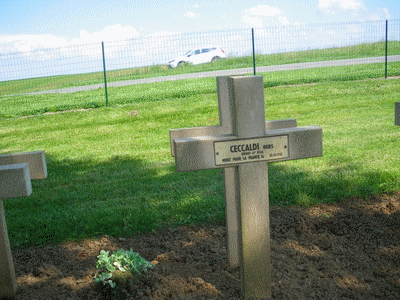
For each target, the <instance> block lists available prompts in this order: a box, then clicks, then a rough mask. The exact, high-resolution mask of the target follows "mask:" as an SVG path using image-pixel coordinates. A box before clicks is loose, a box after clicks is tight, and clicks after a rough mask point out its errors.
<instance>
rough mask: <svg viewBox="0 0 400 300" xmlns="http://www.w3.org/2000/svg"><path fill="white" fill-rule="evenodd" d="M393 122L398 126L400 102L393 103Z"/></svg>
mask: <svg viewBox="0 0 400 300" xmlns="http://www.w3.org/2000/svg"><path fill="white" fill-rule="evenodd" d="M394 124H395V125H399V126H400V102H396V103H395V104H394Z"/></svg>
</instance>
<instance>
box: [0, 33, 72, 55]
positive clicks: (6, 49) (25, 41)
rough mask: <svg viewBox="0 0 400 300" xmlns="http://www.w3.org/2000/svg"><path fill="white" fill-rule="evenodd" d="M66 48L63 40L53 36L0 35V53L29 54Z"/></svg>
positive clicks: (66, 44) (66, 43) (65, 41)
mask: <svg viewBox="0 0 400 300" xmlns="http://www.w3.org/2000/svg"><path fill="white" fill-rule="evenodd" d="M65 46H68V41H67V39H65V38H62V37H57V36H54V35H47V34H46V35H38V34H32V35H28V34H20V35H0V52H1V53H10V52H29V51H33V50H37V49H47V48H57V47H65Z"/></svg>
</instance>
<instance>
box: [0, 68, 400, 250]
mask: <svg viewBox="0 0 400 300" xmlns="http://www.w3.org/2000/svg"><path fill="white" fill-rule="evenodd" d="M300 71H304V70H300ZM293 76H294V75H293ZM321 76H322V75H321ZM294 77H295V76H294ZM317 79H318V78H317ZM207 80H208V79H207ZM210 80H211V79H210ZM268 80H269V79H268V78H264V83H265V85H266V86H267V87H266V88H265V101H266V116H267V119H269V120H274V119H284V118H296V119H297V122H298V126H307V125H319V126H321V127H322V128H323V151H324V155H323V157H319V158H312V159H306V160H299V161H290V162H281V163H272V164H270V168H269V186H270V203H271V205H313V204H317V203H330V202H335V201H341V200H345V199H348V198H352V197H367V196H368V195H371V194H377V193H383V192H392V191H398V190H400V181H399V180H398V178H400V168H399V166H400V156H399V149H400V127H398V126H395V125H394V102H396V101H399V90H400V79H388V80H383V79H369V80H360V81H329V80H328V81H325V80H322V79H321V80H314V82H316V84H312V85H308V84H307V85H298V86H288V85H282V86H279V85H275V86H272V87H268V82H269V81H268ZM271 80H272V79H271ZM296 80H297V79H296ZM278 81H279V80H278ZM285 83H287V82H285ZM295 83H298V81H295ZM188 84H190V82H189V83H188ZM192 84H194V86H193V87H192V88H193V89H192V91H194V92H193V93H187V94H185V91H186V90H187V89H185V88H182V87H181V88H182V90H181V92H182V93H183V94H179V93H180V92H179V89H178V90H174V89H172V87H171V91H170V92H171V95H175V96H174V97H170V98H167V97H164V98H160V99H155V98H154V97H153V98H151V97H150V96H149V97H150V98H145V97H144V98H143V101H138V100H137V101H135V102H134V103H129V104H125V105H119V106H118V105H115V106H113V107H101V108H97V109H93V110H88V111H77V112H70V113H62V114H61V113H60V114H51V115H41V116H35V117H30V118H14V119H9V120H5V119H2V120H0V149H1V150H0V151H1V152H2V153H13V152H22V151H36V150H45V152H46V160H47V167H48V174H49V175H48V178H47V179H44V180H35V181H33V182H32V187H33V194H32V195H31V196H30V197H28V198H17V199H6V200H4V206H5V211H6V218H7V226H8V232H9V235H10V242H11V245H12V247H18V246H28V245H35V244H46V243H55V242H59V241H63V240H69V239H77V238H85V237H92V236H98V235H104V234H107V235H114V236H128V235H132V234H136V233H140V232H144V231H151V230H153V229H154V230H157V228H161V227H165V226H176V225H182V224H199V223H207V224H212V223H214V224H221V223H224V218H225V210H224V191H223V176H222V170H221V169H217V170H205V171H196V172H185V173H178V172H176V171H175V166H174V160H173V158H172V157H171V154H170V145H169V129H173V128H183V127H192V126H205V125H216V124H218V108H217V107H218V105H217V95H216V92H215V88H216V84H215V78H214V79H212V82H211V81H210V87H208V86H207V85H205V87H204V88H203V90H201V89H200V91H201V93H197V92H195V89H196V88H197V87H196V84H197V83H192ZM277 84H278V83H277ZM178 85H179V83H177V86H178ZM177 86H175V87H177ZM189 90H191V89H189ZM128 91H129V90H128V87H126V88H120V90H118V89H115V90H114V91H112V93H115V94H120V95H126V97H127V99H126V101H125V100H123V99H122V98H121V99H122V100H121V103H126V102H129V101H128V100H129V99H128V97H129V92H128ZM153 92H154V93H156V92H157V90H155V91H153ZM143 93H146V91H145V89H143ZM174 93H175V94H174ZM150 94H151V93H150V92H149V94H148V95H150ZM176 96H179V97H176ZM119 97H122V96H119ZM88 101H93V100H92V99H91V98H90V97H89V98H88Z"/></svg>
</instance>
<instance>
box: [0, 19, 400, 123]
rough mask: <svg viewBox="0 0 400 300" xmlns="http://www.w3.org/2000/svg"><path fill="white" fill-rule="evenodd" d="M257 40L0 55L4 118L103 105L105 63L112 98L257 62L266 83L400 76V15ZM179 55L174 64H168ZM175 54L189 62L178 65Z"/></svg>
mask: <svg viewBox="0 0 400 300" xmlns="http://www.w3.org/2000/svg"><path fill="white" fill-rule="evenodd" d="M386 26H387V27H386ZM252 42H253V41H252V30H251V29H239V30H228V31H215V32H197V33H188V34H178V35H168V36H147V37H139V38H133V39H128V40H122V41H115V42H105V43H104V57H103V53H102V44H101V43H98V44H87V45H71V46H69V47H63V48H55V49H40V50H35V51H31V52H19V53H7V54H0V117H1V116H10V115H13V112H10V111H9V112H6V113H5V111H7V110H10V109H11V110H12V109H14V110H15V108H10V107H13V106H9V105H8V104H9V103H10V102H11V101H12V102H14V103H19V104H20V105H19V107H20V108H19V113H21V114H29V113H41V112H44V111H48V110H61V109H69V108H77V107H93V106H94V107H96V106H102V105H104V103H105V95H104V87H105V76H104V72H103V71H104V68H105V69H106V70H107V72H106V78H107V85H108V87H109V89H108V97H109V99H110V103H126V102H134V101H144V100H152V99H156V98H157V99H159V98H165V97H175V96H181V95H183V96H184V95H187V94H191V93H196V91H195V90H188V91H186V92H185V90H184V89H183V88H182V89H181V90H180V89H179V87H177V86H176V85H173V84H172V83H171V82H172V81H174V80H182V79H186V80H191V82H192V81H193V80H194V81H196V82H197V83H196V84H198V87H199V86H200V87H201V88H198V92H199V93H200V92H204V91H208V90H215V88H216V86H215V80H211V81H210V80H207V81H204V79H202V78H204V77H215V76H219V75H228V74H246V73H253V71H254V67H256V72H257V74H264V75H265V76H264V81H265V82H266V85H268V84H270V85H275V84H282V83H286V82H291V81H293V80H294V79H293V78H295V77H296V78H297V79H296V80H297V81H300V82H302V81H304V82H307V81H313V80H320V79H321V78H324V79H329V78H331V79H334V80H344V79H349V78H350V79H351V78H353V79H357V78H363V77H382V76H385V75H387V76H394V75H400V68H399V62H398V61H399V60H400V20H390V21H386V22H385V21H376V22H351V23H339V24H323V25H315V24H314V25H310V24H308V25H296V26H284V27H270V28H255V29H254V45H255V49H253V48H252V44H253V43H252ZM213 47H220V48H221V49H222V50H223V53H224V54H223V55H226V58H224V59H221V60H219V61H216V62H214V61H213V62H211V59H212V58H213V56H218V55H221V53H219V54H218V53H217V52H212V51H211V52H212V53H214V54H212V53H211V52H210V50H207V51H208V54H207V53H206V55H205V56H204V57H206V56H207V55H208V56H207V57H206V58H204V60H203V61H201V60H199V59H198V58H199V57H200V55H197V56H196V55H192V56H191V57H186V58H182V56H183V55H184V54H185V53H186V52H188V50H191V49H192V50H195V49H198V50H199V51H200V52H201V49H212V48H213ZM253 50H255V51H254V52H255V57H254V60H253V57H252V54H253ZM210 53H211V54H212V55H210ZM386 53H387V57H386V56H385V55H386ZM179 57H180V58H179ZM175 58H176V59H175ZM174 59H175V65H174V63H169V62H170V61H172V60H174ZM178 60H182V62H185V60H188V61H189V63H185V64H183V67H177V65H176V63H178ZM103 61H104V62H105V65H103ZM253 61H255V66H254V65H253ZM198 62H200V63H199V64H196V63H198ZM385 62H387V64H385ZM193 63H194V64H193ZM169 64H170V65H171V66H172V68H171V66H169ZM180 65H181V64H179V66H180ZM349 66H352V67H351V68H349ZM322 67H323V68H324V71H323V72H324V74H325V75H323V76H322V75H315V74H317V73H318V72H308V73H307V72H306V71H304V72H303V73H302V74H303V75H301V76H302V78H300V77H301V76H300V75H296V74H295V73H293V72H295V71H296V70H305V69H314V70H315V68H322ZM341 67H342V69H341ZM343 67H347V68H345V69H343ZM288 70H291V71H288ZM282 71H287V72H291V73H282ZM277 72H278V73H277ZM279 72H280V73H279ZM268 74H269V75H268ZM272 74H273V75H272ZM299 76H300V77H299ZM313 76H314V77H315V76H317V77H318V76H319V77H318V78H317V79H316V77H315V78H314V77H313ZM321 76H322V77H321ZM162 81H167V82H170V86H165V84H166V83H164V86H163V85H162ZM210 82H211V83H210ZM144 83H146V84H151V86H149V85H147V86H143V84H144ZM140 84H142V86H141V87H138V86H137V85H140ZM196 84H195V86H196ZM146 88H148V89H149V90H152V91H153V92H154V90H157V93H158V94H157V95H154V93H153V95H152V94H151V92H150V91H147V92H146V91H145V90H146ZM195 88H196V87H194V89H195ZM139 90H140V92H138V91H139ZM172 90H174V91H172ZM21 107H22V108H21Z"/></svg>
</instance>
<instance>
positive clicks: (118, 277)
mask: <svg viewBox="0 0 400 300" xmlns="http://www.w3.org/2000/svg"><path fill="white" fill-rule="evenodd" d="M97 257H98V259H99V260H98V261H97V264H96V268H97V269H98V270H97V273H96V275H95V278H94V281H95V282H96V283H100V282H102V283H103V285H105V286H110V287H111V288H115V287H116V286H117V285H118V286H119V287H123V286H126V284H127V283H128V282H129V281H134V280H135V279H136V278H138V277H139V276H140V275H142V274H143V273H147V269H152V268H154V265H153V264H151V263H150V262H148V261H147V260H145V259H144V258H143V257H141V256H140V255H139V254H138V253H136V252H133V250H132V249H131V250H130V251H125V250H122V249H120V250H118V251H116V252H115V251H114V252H113V254H112V255H111V256H110V255H109V251H104V250H101V251H100V255H99V256H97Z"/></svg>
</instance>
